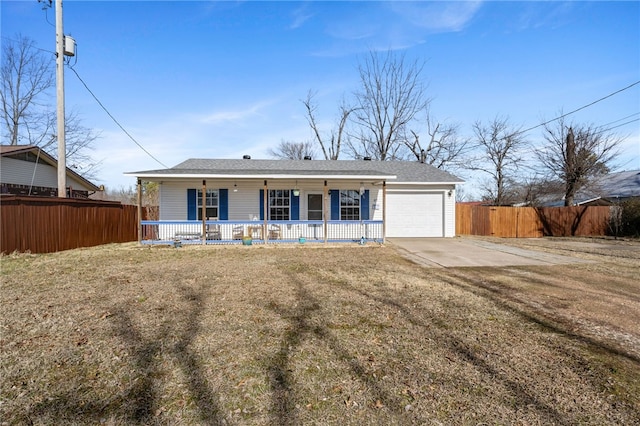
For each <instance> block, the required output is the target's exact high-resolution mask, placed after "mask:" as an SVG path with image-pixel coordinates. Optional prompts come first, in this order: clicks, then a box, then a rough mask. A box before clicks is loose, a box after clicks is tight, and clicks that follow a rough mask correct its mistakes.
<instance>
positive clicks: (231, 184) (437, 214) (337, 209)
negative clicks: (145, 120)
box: [126, 156, 463, 243]
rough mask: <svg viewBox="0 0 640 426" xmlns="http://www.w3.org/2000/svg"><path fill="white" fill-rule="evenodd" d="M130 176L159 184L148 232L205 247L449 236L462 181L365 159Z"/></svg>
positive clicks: (216, 166)
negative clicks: (232, 243) (156, 211)
mask: <svg viewBox="0 0 640 426" xmlns="http://www.w3.org/2000/svg"><path fill="white" fill-rule="evenodd" d="M126 175H128V176H135V177H136V178H138V182H139V183H140V182H141V181H151V182H158V183H159V184H160V185H159V192H160V202H159V204H160V206H159V207H160V208H159V210H160V212H159V215H160V216H159V218H160V220H159V221H157V222H153V223H152V222H147V223H146V225H149V226H153V231H149V232H147V235H146V236H145V237H144V238H150V239H157V240H172V239H174V240H189V239H192V240H196V241H202V242H203V243H204V240H210V241H214V240H221V241H229V240H231V241H233V240H238V239H240V238H242V237H247V236H249V237H252V238H253V239H254V240H258V241H267V240H274V241H279V240H281V241H295V240H298V239H300V240H301V241H303V240H306V241H325V242H326V241H328V240H331V241H348V240H364V239H366V240H382V241H384V238H387V237H453V236H454V235H455V189H456V184H461V183H462V182H463V181H462V180H461V179H459V178H457V177H455V176H453V175H452V174H450V173H448V172H445V171H443V170H440V169H437V168H435V167H433V166H431V165H428V164H424V163H420V162H411V161H372V160H370V159H368V158H367V159H364V160H335V161H329V160H311V159H305V160H255V159H251V158H250V157H249V156H245V157H244V158H243V159H189V160H186V161H184V162H182V163H180V164H178V165H176V166H174V167H171V168H168V169H160V170H147V171H139V172H131V173H126ZM200 222H201V223H202V228H200V225H199V223H200ZM185 226H189V228H185ZM150 229H151V228H150ZM150 233H151V234H150ZM150 235H153V236H150ZM202 235H207V237H206V238H205V239H202V238H201V236H202Z"/></svg>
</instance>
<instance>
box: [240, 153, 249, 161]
mask: <svg viewBox="0 0 640 426" xmlns="http://www.w3.org/2000/svg"><path fill="white" fill-rule="evenodd" d="M242 159H243V160H251V156H250V155H246V154H245V155H243V156H242Z"/></svg>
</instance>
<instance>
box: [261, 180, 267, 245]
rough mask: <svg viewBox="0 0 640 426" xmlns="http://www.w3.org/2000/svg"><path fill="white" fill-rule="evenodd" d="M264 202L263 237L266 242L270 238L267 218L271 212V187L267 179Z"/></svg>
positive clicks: (265, 181)
mask: <svg viewBox="0 0 640 426" xmlns="http://www.w3.org/2000/svg"><path fill="white" fill-rule="evenodd" d="M263 192H264V203H263V209H264V211H263V213H262V217H263V219H264V220H263V223H262V238H264V243H265V244H266V243H267V240H268V239H269V233H268V232H267V218H268V212H269V189H268V187H267V180H266V179H265V180H264V191H263Z"/></svg>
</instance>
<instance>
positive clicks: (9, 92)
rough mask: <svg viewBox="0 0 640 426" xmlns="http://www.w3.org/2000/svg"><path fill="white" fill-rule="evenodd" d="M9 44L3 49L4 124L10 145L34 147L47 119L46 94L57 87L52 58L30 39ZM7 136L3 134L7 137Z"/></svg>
mask: <svg viewBox="0 0 640 426" xmlns="http://www.w3.org/2000/svg"><path fill="white" fill-rule="evenodd" d="M17 37H18V40H17V41H16V42H13V41H11V40H6V41H4V43H3V46H2V68H1V74H2V75H1V78H2V92H1V94H0V96H1V98H0V99H1V100H2V120H3V122H4V124H5V125H6V131H5V132H6V137H7V140H8V141H9V144H10V145H18V144H19V143H20V142H22V141H24V142H26V143H31V140H32V137H33V135H38V134H39V131H38V129H40V122H41V120H42V119H43V114H42V111H41V108H42V107H43V106H45V102H44V98H45V97H46V96H45V95H46V92H47V90H49V89H50V88H52V87H54V85H55V77H54V72H53V59H52V56H51V55H47V54H45V53H44V52H43V51H40V50H38V49H37V48H36V47H35V42H34V41H33V40H31V39H29V38H28V37H23V36H21V35H18V36H17ZM5 132H3V133H5Z"/></svg>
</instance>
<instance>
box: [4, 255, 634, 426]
mask: <svg viewBox="0 0 640 426" xmlns="http://www.w3.org/2000/svg"><path fill="white" fill-rule="evenodd" d="M594 256H596V255H594ZM598 259H599V258H598ZM1 263H2V275H1V279H2V292H1V294H2V296H1V297H2V304H1V306H2V307H1V309H2V311H1V329H0V332H1V335H0V338H1V348H2V349H1V350H2V352H1V355H0V363H1V368H2V370H1V372H0V377H1V378H0V383H1V388H0V390H1V394H0V421H2V422H4V423H6V424H99V423H102V424H117V425H127V424H136V423H137V424H259V425H266V424H353V425H360V424H385V425H387V424H398V425H405V424H417V425H424V424H469V425H477V424H483V423H487V424H593V425H604V424H640V414H639V413H640V397H639V396H638V395H640V385H639V384H640V361H639V359H638V357H637V355H636V352H635V351H636V350H637V347H636V344H637V342H635V341H633V340H631V341H627V342H625V340H624V339H618V340H616V339H613V340H611V336H610V335H609V333H606V332H605V333H602V336H601V338H600V337H598V335H591V334H589V333H588V332H587V331H584V332H583V331H582V330H581V328H580V326H579V322H580V321H576V322H575V324H573V323H572V322H571V318H566V315H564V314H562V315H558V316H554V312H561V313H562V309H563V307H562V304H561V303H560V300H556V299H552V298H547V299H544V298H545V297H547V296H544V292H542V293H540V292H538V293H535V294H534V296H533V297H532V298H531V299H527V297H525V296H523V295H526V291H525V290H526V287H527V286H532V288H533V287H535V288H536V289H538V288H543V287H545V285H549V286H556V287H557V283H556V281H558V280H560V281H562V280H561V279H559V278H558V277H563V276H564V277H569V276H571V277H573V278H572V279H574V280H575V279H576V278H575V277H576V276H579V275H580V268H585V266H584V265H558V266H549V267H540V266H538V267H535V268H533V267H511V268H478V269H474V268H460V269H455V268H454V269H429V268H422V267H419V266H416V265H414V264H412V263H410V262H409V261H407V260H405V259H403V258H402V257H400V255H399V254H397V253H396V251H395V250H394V249H393V247H391V246H384V247H381V246H373V245H367V246H364V247H358V246H343V247H326V248H325V247H313V246H309V245H305V246H269V247H260V246H250V247H244V246H235V247H184V248H180V249H174V248H157V247H154V248H149V247H144V248H139V247H137V246H135V245H131V244H126V245H109V246H102V247H96V248H91V249H81V250H71V251H66V252H61V253H54V254H48V255H29V254H22V255H11V256H4V257H2V259H1ZM588 268H592V269H591V270H590V272H588V273H584V272H582V276H583V278H582V279H584V280H588V279H592V278H593V276H594V275H597V274H600V276H602V277H606V276H612V275H613V274H614V273H615V274H616V275H615V279H616V280H619V281H620V282H621V283H622V282H623V281H624V280H626V281H624V282H626V283H627V284H628V286H627V287H624V286H622V284H621V285H620V286H616V287H615V288H611V289H605V291H603V293H602V294H603V295H599V296H598V299H602V298H604V299H605V300H604V301H602V303H605V304H606V303H607V301H606V297H607V296H606V294H607V292H611V294H614V293H615V292H616V291H618V290H619V291H622V290H620V288H623V287H624V291H627V292H628V295H629V296H628V303H629V305H628V307H630V309H632V310H636V312H637V309H638V306H639V305H640V297H639V295H640V290H639V289H638V285H637V283H636V284H634V282H635V280H634V279H633V277H634V276H635V277H636V278H637V276H639V274H638V273H639V272H640V265H639V262H630V263H628V264H627V263H625V264H623V265H622V266H620V264H619V263H616V262H615V261H614V260H611V259H609V258H606V257H602V259H600V260H597V259H596V263H595V264H594V265H592V266H589V267H588ZM614 271H615V272H614ZM545 277H546V278H545ZM589 277H591V278H589ZM621 277H622V278H621ZM624 277H627V278H624ZM545 280H547V281H546V282H545ZM540 294H543V295H542V296H541V295H540ZM549 297H551V296H549ZM541 300H547V301H548V302H549V304H548V305H547V306H542V307H541V306H539V305H540V303H542V302H541ZM554 304H557V306H554ZM543 308H544V309H543ZM576 318H578V319H579V316H578V317H576ZM603 324H604V325H602V327H604V328H605V331H606V327H608V326H607V324H606V321H605V322H604V323H603ZM610 328H611V327H610ZM600 331H602V330H600ZM621 333H622V335H631V336H636V337H637V336H638V330H637V329H636V330H635V331H634V330H623V331H622V332H621ZM625 333H626V334H625ZM634 333H635V334H634ZM4 423H3V424H4Z"/></svg>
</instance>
